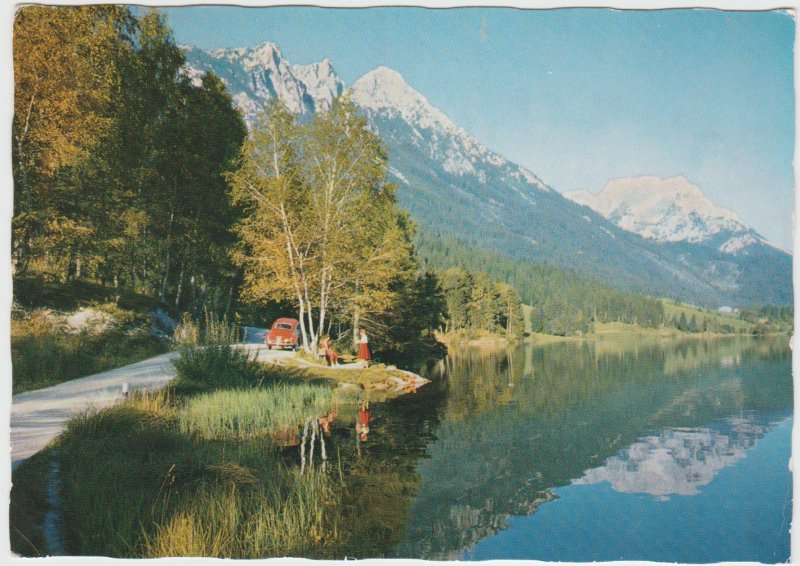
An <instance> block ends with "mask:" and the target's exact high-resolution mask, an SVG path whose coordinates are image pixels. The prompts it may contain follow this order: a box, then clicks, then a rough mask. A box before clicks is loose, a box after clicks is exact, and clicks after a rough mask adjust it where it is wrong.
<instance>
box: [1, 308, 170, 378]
mask: <svg viewBox="0 0 800 566" xmlns="http://www.w3.org/2000/svg"><path fill="white" fill-rule="evenodd" d="M107 310H110V311H112V313H113V314H111V315H109V316H113V318H114V321H115V322H114V324H113V326H111V327H109V328H105V329H101V330H98V329H93V328H86V329H83V330H79V331H69V330H66V329H65V328H63V327H62V326H61V325H60V324H59V322H58V320H59V319H58V318H57V317H55V316H53V315H52V314H51V313H50V312H49V311H45V310H35V311H33V312H30V313H27V312H26V313H23V314H17V315H15V317H14V318H13V319H12V321H11V363H12V369H13V392H14V393H22V392H24V391H30V390H33V389H40V388H42V387H48V386H50V385H55V384H57V383H62V382H64V381H68V380H70V379H75V378H77V377H82V376H85V375H91V374H93V373H98V372H101V371H105V370H108V369H113V368H117V367H120V366H124V365H126V364H130V363H133V362H137V361H140V360H144V359H147V358H150V357H152V356H156V355H158V354H161V353H163V352H166V351H167V346H165V345H164V344H162V343H160V342H158V341H157V340H156V339H155V338H153V337H152V336H151V335H150V333H149V332H148V326H149V321H148V320H147V319H146V318H144V317H141V316H139V315H136V314H135V313H133V312H131V311H123V310H121V309H118V308H114V307H110V308H107ZM99 312H103V311H99Z"/></svg>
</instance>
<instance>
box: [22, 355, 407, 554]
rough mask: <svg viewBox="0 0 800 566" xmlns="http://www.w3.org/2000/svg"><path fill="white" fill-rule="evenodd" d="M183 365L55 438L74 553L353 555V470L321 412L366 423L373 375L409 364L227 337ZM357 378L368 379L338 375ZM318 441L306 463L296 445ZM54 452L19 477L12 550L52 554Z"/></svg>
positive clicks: (26, 466) (33, 462)
mask: <svg viewBox="0 0 800 566" xmlns="http://www.w3.org/2000/svg"><path fill="white" fill-rule="evenodd" d="M176 369H177V375H176V378H175V381H174V382H173V384H172V386H171V387H170V388H169V389H167V390H163V391H161V392H156V393H151V394H150V395H146V394H145V395H142V394H137V395H134V396H132V397H131V398H130V399H128V400H126V401H125V402H124V403H122V404H120V405H117V406H114V407H111V408H108V409H105V410H102V411H99V412H89V413H86V414H84V415H81V416H79V417H78V418H76V419H73V420H72V421H70V423H69V424H68V426H67V429H66V431H65V432H64V433H63V434H62V435H61V436H60V437H59V438H58V439H56V441H54V444H53V446H54V447H55V448H57V450H58V453H59V462H60V469H61V472H60V480H61V485H62V500H63V513H64V517H63V519H64V524H65V525H66V527H67V532H66V539H67V540H66V542H67V552H68V553H69V554H74V555H96V556H112V557H128V558H150V557H162V556H207V557H227V558H260V557H272V556H285V555H289V556H306V557H312V558H342V557H343V554H342V552H343V551H342V549H343V548H345V547H346V546H345V545H346V544H347V541H348V540H349V539H348V537H350V536H351V535H350V533H349V531H348V529H345V528H341V527H340V525H349V524H351V523H352V518H350V517H343V515H342V513H344V511H343V510H344V509H348V507H347V506H344V505H340V503H341V501H342V497H343V495H342V494H343V490H344V487H343V486H344V484H343V481H344V480H343V477H342V472H341V470H340V469H339V468H338V467H337V466H334V465H332V464H331V465H327V464H328V461H327V460H323V459H322V454H323V452H322V448H323V443H330V442H331V440H325V439H324V438H323V435H322V428H321V426H317V425H316V423H317V419H318V418H320V417H324V416H328V417H330V415H331V414H332V413H333V414H335V415H339V417H338V418H342V417H343V416H346V417H347V422H352V421H353V420H354V419H355V411H356V406H357V403H358V401H359V400H362V399H365V398H370V397H369V394H370V392H369V387H368V386H367V385H369V384H370V383H372V382H373V381H374V380H376V379H379V378H381V379H383V378H385V377H386V375H393V374H394V372H397V373H398V374H400V375H403V376H406V374H403V373H402V372H398V371H397V370H392V369H391V368H387V367H373V368H370V369H367V370H357V369H341V370H333V369H328V370H324V369H323V370H320V368H301V367H287V366H277V365H264V364H260V363H256V362H254V361H253V360H251V359H248V356H247V354H246V353H245V352H244V351H242V350H241V349H238V348H235V347H231V346H230V345H229V344H225V343H216V344H203V345H200V347H197V348H186V349H185V350H184V351H182V353H181V356H180V359H179V360H178V361H177V363H176ZM345 377H346V379H347V380H349V381H347V382H348V383H354V382H359V383H360V385H361V386H357V387H347V388H343V387H337V382H341V378H345ZM305 431H308V432H309V434H308V436H305V435H304V432H305ZM312 434H313V436H312ZM307 442H308V445H307V448H308V449H309V452H308V454H307V455H305V456H304V457H303V463H304V465H303V466H298V465H297V463H296V462H295V461H294V460H295V458H296V457H297V455H296V454H295V455H294V456H291V455H289V456H287V454H286V453H285V452H284V451H285V450H286V448H284V447H286V446H297V445H299V444H300V443H302V444H303V445H304V447H305V446H306V443H307ZM312 443H313V446H315V449H316V450H315V451H314V452H312V451H311V450H310V448H311V446H312ZM329 449H330V450H333V445H329ZM294 450H298V449H297V448H295V449H294ZM42 454H44V453H42ZM301 454H302V452H301ZM40 458H44V456H42V455H37V456H36V457H34V458H32V459H30V460H28V461H26V462H25V463H23V464H22V465H21V466H20V468H19V469H18V470H17V471H16V472H15V475H14V481H15V484H17V485H18V486H19V487H18V488H16V489H15V491H14V492H13V493H12V514H11V529H12V532H14V531H15V529H16V530H17V531H19V533H20V535H18V536H16V537H15V538H14V539H12V540H13V542H12V544H13V546H12V548H13V550H14V551H15V552H17V553H20V554H22V555H25V556H38V555H41V554H43V553H46V549H43V541H42V539H41V537H40V533H41V530H40V525H41V523H42V520H43V516H44V512H45V508H46V473H44V472H45V471H46V468H45V467H42V465H39V464H40V463H42V462H45V463H46V458H45V459H40ZM314 463H315V464H316V465H313V464H314ZM323 464H325V465H323ZM42 481H44V482H45V483H44V484H43V483H42ZM43 490H44V491H43ZM43 494H44V495H43ZM37 536H38V537H39V538H37ZM28 540H30V542H28Z"/></svg>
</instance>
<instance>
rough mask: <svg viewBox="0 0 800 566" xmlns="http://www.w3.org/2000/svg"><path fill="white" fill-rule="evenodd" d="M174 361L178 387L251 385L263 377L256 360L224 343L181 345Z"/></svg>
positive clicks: (214, 387) (199, 388)
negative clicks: (190, 346) (186, 346)
mask: <svg viewBox="0 0 800 566" xmlns="http://www.w3.org/2000/svg"><path fill="white" fill-rule="evenodd" d="M174 364H175V370H176V380H175V386H176V387H178V388H180V389H196V390H200V391H202V390H208V389H219V388H226V387H227V388H236V387H252V386H253V385H257V384H258V383H259V382H260V381H262V380H263V379H264V375H263V372H262V369H261V366H260V364H258V363H256V362H255V361H253V360H251V359H250V358H249V357H248V355H247V353H246V352H245V351H243V350H241V349H239V348H234V347H233V346H230V345H228V344H214V345H210V346H199V347H196V348H186V349H182V350H181V353H180V356H179V357H178V359H177V360H175V362H174Z"/></svg>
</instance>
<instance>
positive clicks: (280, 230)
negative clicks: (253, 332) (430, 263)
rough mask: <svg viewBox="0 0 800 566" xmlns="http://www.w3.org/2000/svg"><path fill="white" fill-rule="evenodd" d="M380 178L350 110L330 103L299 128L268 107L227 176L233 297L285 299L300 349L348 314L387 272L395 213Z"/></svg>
mask: <svg viewBox="0 0 800 566" xmlns="http://www.w3.org/2000/svg"><path fill="white" fill-rule="evenodd" d="M386 171H387V156H386V150H385V148H384V147H383V144H382V143H381V141H380V139H379V138H378V137H377V136H376V135H375V134H373V133H372V132H370V131H369V130H368V129H367V125H366V121H365V120H364V118H362V117H361V116H359V115H358V114H357V113H356V110H355V107H354V106H353V105H352V104H351V103H349V102H347V101H346V100H337V101H335V102H334V104H333V106H332V107H331V109H330V110H329V111H328V112H326V113H324V114H318V115H316V116H315V117H314V118H313V119H312V120H311V121H310V122H308V123H306V124H299V123H298V122H297V120H296V118H295V117H294V116H293V115H292V114H291V113H290V112H289V111H288V110H286V109H285V108H284V107H283V105H282V104H281V103H280V102H278V101H273V102H272V103H271V104H270V105H269V106H268V107H267V109H266V111H265V112H264V113H263V115H262V116H261V118H260V119H259V120H258V122H257V124H255V126H254V128H253V131H252V133H251V136H250V139H249V140H248V141H247V142H246V144H245V146H244V149H243V151H242V156H241V162H240V168H239V169H238V171H236V172H235V173H234V174H232V175H231V176H230V183H231V189H232V196H233V199H234V202H235V203H237V204H239V205H240V206H242V207H243V208H244V210H245V214H244V218H243V219H242V221H241V222H239V224H238V225H237V227H236V232H237V234H238V235H239V238H240V243H239V246H238V247H237V249H236V252H235V254H234V258H235V261H237V262H238V263H239V264H240V265H242V266H243V268H244V285H243V295H244V297H245V298H246V299H249V300H254V301H261V302H265V301H269V300H281V299H291V300H292V301H293V302H294V303H295V304H296V305H297V309H298V315H299V317H300V320H301V325H300V328H301V332H302V334H303V338H304V343H305V345H306V346H305V347H306V348H307V349H308V350H315V349H316V347H317V343H318V341H319V338H320V336H321V335H322V334H324V333H325V331H326V324H327V325H329V324H330V322H331V320H332V319H331V317H332V316H333V315H334V314H339V315H341V311H342V310H344V309H348V308H349V309H350V310H351V312H353V311H354V310H355V309H357V305H358V304H359V300H358V297H362V299H363V297H365V296H367V290H368V289H372V290H374V289H377V288H379V287H380V285H377V284H376V283H377V281H378V280H379V279H381V278H383V279H385V280H388V279H390V278H391V277H392V276H393V275H394V274H395V273H396V272H395V269H394V268H395V267H396V262H395V261H394V260H393V259H392V258H393V256H395V255H396V254H397V253H398V248H397V246H392V245H391V243H392V239H393V237H395V236H392V235H391V230H390V229H391V227H392V219H393V215H394V217H396V215H397V205H396V203H395V199H394V188H393V186H392V185H391V184H389V183H387V181H386ZM401 255H402V252H401ZM376 298H377V295H374V296H373V299H376ZM331 309H334V311H336V312H335V313H332V312H331ZM355 312H357V311H355Z"/></svg>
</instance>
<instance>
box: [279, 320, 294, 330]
mask: <svg viewBox="0 0 800 566" xmlns="http://www.w3.org/2000/svg"><path fill="white" fill-rule="evenodd" d="M275 328H280V329H281V330H291V329H292V325H291V324H286V323H285V322H279V323H278V324H276V325H275Z"/></svg>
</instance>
